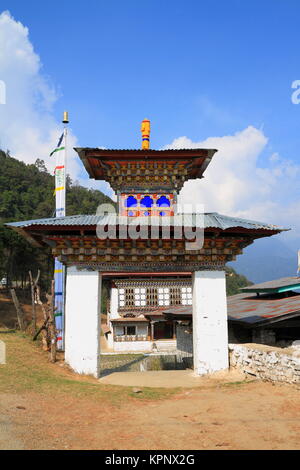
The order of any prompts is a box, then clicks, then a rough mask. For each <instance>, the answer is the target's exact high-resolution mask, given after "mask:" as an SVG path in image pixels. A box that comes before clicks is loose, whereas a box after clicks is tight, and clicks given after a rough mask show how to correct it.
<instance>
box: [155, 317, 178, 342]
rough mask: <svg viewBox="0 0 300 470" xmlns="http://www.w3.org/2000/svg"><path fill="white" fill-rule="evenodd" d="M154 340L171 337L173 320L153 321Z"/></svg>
mask: <svg viewBox="0 0 300 470" xmlns="http://www.w3.org/2000/svg"><path fill="white" fill-rule="evenodd" d="M153 339H154V341H155V340H158V339H173V322H171V321H161V322H157V323H154V338H153Z"/></svg>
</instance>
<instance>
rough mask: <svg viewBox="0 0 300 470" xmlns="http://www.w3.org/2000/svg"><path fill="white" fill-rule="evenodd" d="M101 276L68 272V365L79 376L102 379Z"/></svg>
mask: <svg viewBox="0 0 300 470" xmlns="http://www.w3.org/2000/svg"><path fill="white" fill-rule="evenodd" d="M100 327H101V274H100V273H99V272H98V271H88V270H78V269H77V268H76V267H68V268H67V282H66V309H65V361H66V362H67V363H68V364H69V365H70V366H71V367H72V369H73V370H74V371H75V372H78V373H79V374H92V375H94V376H95V377H99V376H100Z"/></svg>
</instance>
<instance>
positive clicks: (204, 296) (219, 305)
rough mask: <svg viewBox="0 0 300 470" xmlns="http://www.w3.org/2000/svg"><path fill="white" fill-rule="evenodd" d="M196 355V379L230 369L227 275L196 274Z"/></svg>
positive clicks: (197, 272)
mask: <svg viewBox="0 0 300 470" xmlns="http://www.w3.org/2000/svg"><path fill="white" fill-rule="evenodd" d="M193 355H194V371H195V373H196V374H197V375H202V374H208V373H212V372H216V371H218V370H222V369H228V367H229V362H228V330H227V302H226V281H225V272H224V271H196V272H194V273H193Z"/></svg>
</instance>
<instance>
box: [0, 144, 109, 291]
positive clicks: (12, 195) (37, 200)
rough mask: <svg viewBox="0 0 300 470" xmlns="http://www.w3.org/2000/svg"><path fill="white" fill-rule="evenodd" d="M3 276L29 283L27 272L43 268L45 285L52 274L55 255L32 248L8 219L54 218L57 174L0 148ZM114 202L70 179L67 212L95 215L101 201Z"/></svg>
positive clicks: (0, 266)
mask: <svg viewBox="0 0 300 470" xmlns="http://www.w3.org/2000/svg"><path fill="white" fill-rule="evenodd" d="M0 166H1V173H0V279H1V278H2V277H6V278H7V279H8V282H9V283H10V282H11V281H12V280H13V281H18V282H19V284H20V285H23V286H24V285H26V281H27V279H28V271H29V270H32V272H33V273H36V272H37V269H40V270H41V273H42V278H41V282H42V284H43V287H48V285H49V280H50V279H51V278H52V274H53V258H52V256H51V255H50V252H49V251H48V250H45V249H43V250H41V249H38V248H34V247H32V246H31V245H30V244H29V243H28V242H27V241H26V240H24V239H23V238H22V237H20V236H19V235H18V234H16V233H15V232H13V231H12V230H10V229H8V228H6V227H5V226H4V223H5V222H14V221H20V220H30V219H39V218H45V217H53V216H54V209H55V199H54V195H53V190H54V176H52V175H51V174H50V173H49V172H48V171H47V168H46V166H45V164H44V162H43V161H42V160H39V159H38V160H36V162H35V164H31V165H27V164H25V163H23V162H21V161H19V160H16V159H15V158H13V157H11V156H10V155H9V153H7V152H3V151H1V150H0ZM107 202H110V203H112V201H111V199H110V198H109V197H108V196H106V195H105V194H103V193H102V192H101V191H97V190H94V189H87V188H84V187H82V186H80V185H78V184H77V183H74V182H72V180H71V179H70V178H69V177H68V178H67V215H75V214H95V213H96V210H97V207H98V205H99V204H102V203H107Z"/></svg>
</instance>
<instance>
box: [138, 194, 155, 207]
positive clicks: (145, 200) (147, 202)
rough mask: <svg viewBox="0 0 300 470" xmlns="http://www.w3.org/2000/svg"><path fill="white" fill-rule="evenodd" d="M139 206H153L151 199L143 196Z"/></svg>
mask: <svg viewBox="0 0 300 470" xmlns="http://www.w3.org/2000/svg"><path fill="white" fill-rule="evenodd" d="M141 206H142V207H152V206H153V199H152V197H150V196H144V197H143V199H141Z"/></svg>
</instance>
